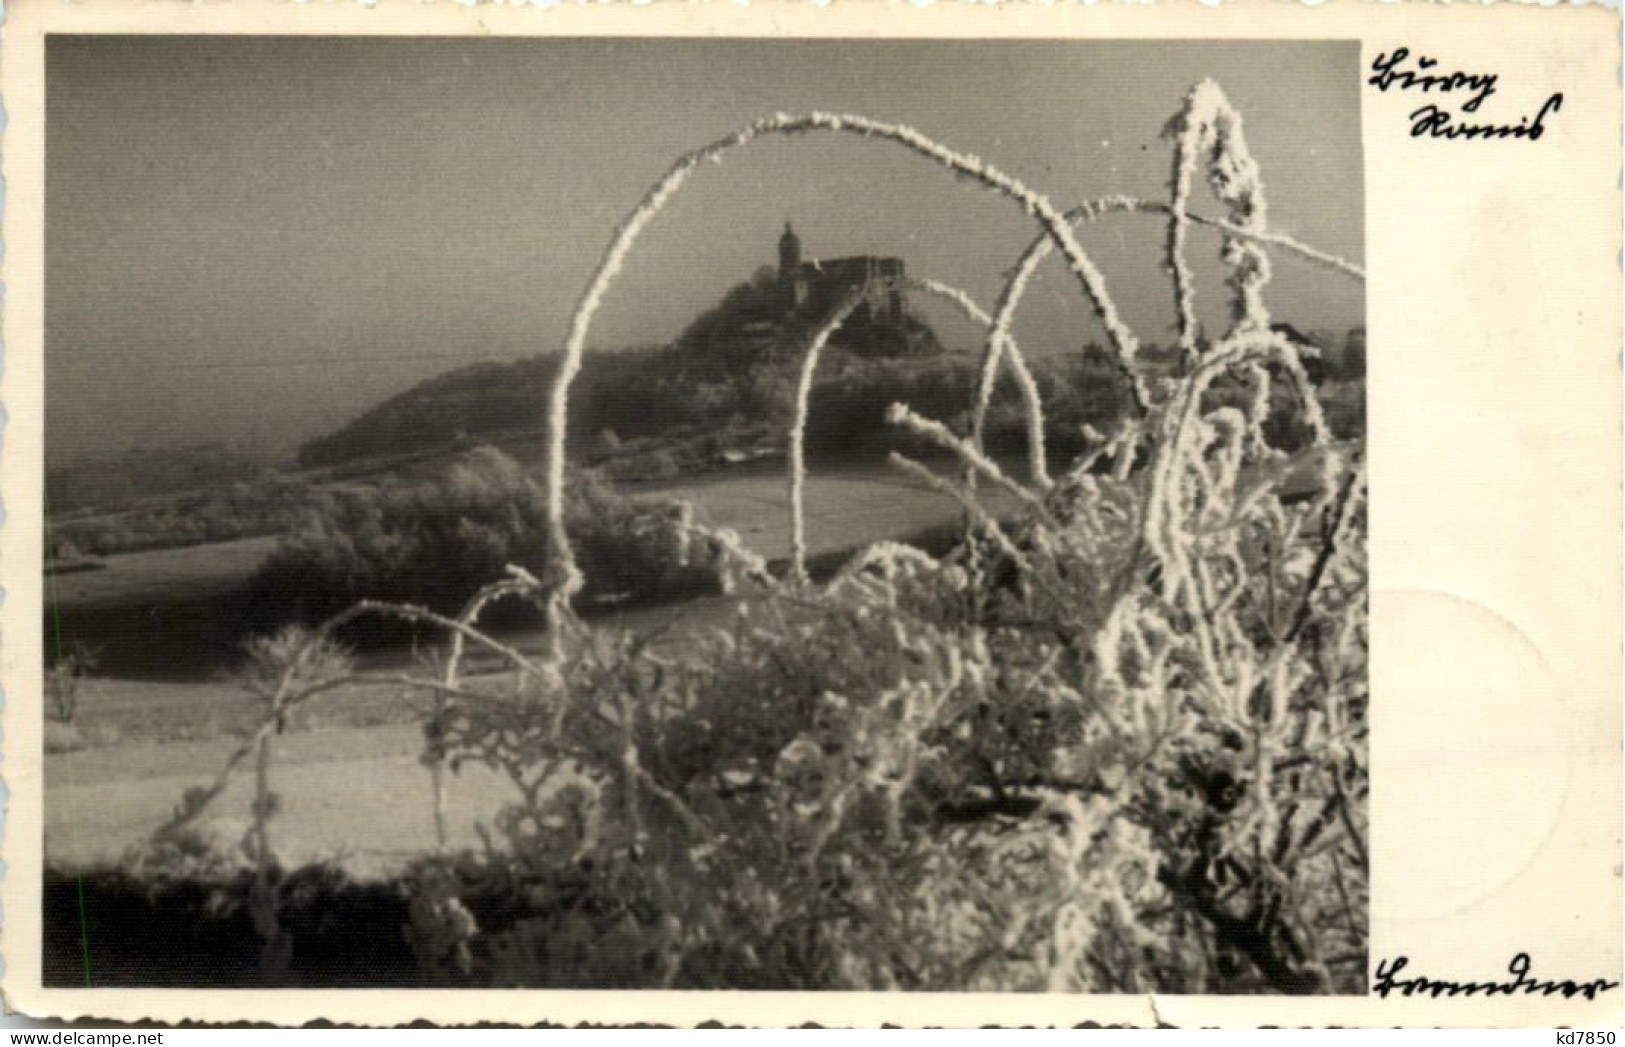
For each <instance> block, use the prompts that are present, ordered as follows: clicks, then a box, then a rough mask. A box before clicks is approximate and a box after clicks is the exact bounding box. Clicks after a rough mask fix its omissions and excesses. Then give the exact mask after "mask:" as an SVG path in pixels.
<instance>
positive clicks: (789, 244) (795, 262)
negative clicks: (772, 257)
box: [779, 222, 801, 280]
mask: <svg viewBox="0 0 1625 1047" xmlns="http://www.w3.org/2000/svg"><path fill="white" fill-rule="evenodd" d="M799 265H801V237H799V236H797V235H796V231H795V230H794V229H792V228H791V227H790V223H789V222H785V223H784V235H783V236H781V237H779V279H781V280H788V279H790V278H791V277H792V276H793V275H795V271H796V268H797V267H798V266H799Z"/></svg>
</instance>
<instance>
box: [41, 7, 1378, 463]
mask: <svg viewBox="0 0 1625 1047" xmlns="http://www.w3.org/2000/svg"><path fill="white" fill-rule="evenodd" d="M1208 76H1211V77H1213V78H1214V79H1216V80H1217V81H1218V82H1219V83H1220V85H1221V86H1222V87H1223V88H1224V89H1225V91H1226V92H1227V94H1228V95H1229V97H1230V98H1231V100H1232V101H1233V102H1234V103H1235V105H1236V106H1237V108H1238V109H1239V110H1240V111H1241V113H1242V114H1243V117H1244V119H1245V121H1246V125H1245V126H1246V134H1247V137H1248V141H1249V145H1250V146H1251V148H1252V151H1253V153H1254V155H1255V156H1256V157H1257V158H1258V161H1259V164H1260V166H1261V168H1262V170H1263V174H1264V180H1265V185H1266V190H1267V193H1268V196H1269V201H1270V213H1271V227H1272V228H1275V229H1279V230H1283V231H1287V232H1290V233H1292V234H1293V235H1296V236H1299V237H1300V238H1302V239H1304V240H1305V241H1307V242H1309V243H1311V244H1313V245H1314V246H1316V247H1319V248H1321V249H1323V250H1326V251H1328V252H1330V253H1333V254H1337V255H1341V256H1344V257H1348V258H1351V259H1352V260H1355V261H1361V260H1362V259H1363V254H1364V235H1363V229H1364V199H1363V197H1364V190H1363V175H1362V160H1361V149H1360V137H1359V129H1360V119H1359V117H1360V110H1359V86H1358V85H1359V75H1358V48H1357V46H1356V45H1355V44H1354V43H1352V42H1219V43H1214V42H1188V43H1173V44H1170V43H1155V42H1146V43H1138V42H1126V41H1108V42H1073V43H1059V42H1049V41H999V42H971V41H964V42H959V41H862V42H856V41H800V42H795V43H784V42H773V41H758V40H728V41H716V40H597V39H590V38H589V39H577V40H562V39H552V40H500V41H498V40H486V41H466V40H450V39H446V40H434V39H430V40H407V39H396V40H371V39H364V38H358V39H338V38H166V37H142V38H119V37H53V38H51V40H50V43H49V47H48V53H47V83H48V88H49V96H48V109H47V208H46V209H47V230H48V236H47V260H46V347H47V349H46V357H47V389H46V400H47V404H46V425H47V436H46V455H47V462H48V464H49V465H51V466H52V467H57V466H61V465H65V464H69V463H72V462H81V461H88V460H93V459H101V460H105V459H113V458H117V457H119V456H121V455H122V454H124V453H125V452H127V451H129V450H131V449H133V448H136V447H144V448H146V449H148V450H153V451H166V450H174V449H178V448H181V447H190V446H200V445H211V444H213V445H221V446H224V447H227V448H230V449H232V450H234V451H239V452H241V453H245V454H249V455H252V456H254V457H258V458H266V459H272V460H285V459H286V458H288V457H290V456H291V455H292V454H293V452H294V451H295V449H296V448H297V447H298V445H299V444H300V443H302V442H304V441H306V440H309V439H311V438H312V437H315V436H318V435H322V434H323V433H326V432H330V431H332V430H334V429H336V428H338V427H339V426H341V425H343V424H344V423H346V422H348V421H350V420H352V419H353V418H355V417H357V416H358V415H360V414H361V413H363V412H364V411H366V410H368V409H370V408H372V407H374V406H376V405H377V404H378V403H380V402H382V401H383V400H385V399H388V398H389V397H391V396H394V395H397V394H399V393H401V392H404V391H405V390H406V389H408V388H409V387H411V386H412V385H414V384H416V383H417V382H419V381H422V380H424V379H426V378H429V377H432V376H434V375H437V374H441V373H444V372H446V371H450V370H453V369H456V368H458V367H460V366H465V365H468V364H475V363H480V362H487V361H489V362H499V363H502V362H510V361H514V360H518V359H522V358H527V357H536V356H542V355H545V354H546V353H548V352H551V351H554V350H556V349H557V347H558V346H559V344H560V343H561V342H562V340H563V335H564V327H565V324H566V322H567V320H568V318H569V314H570V312H571V310H572V308H573V306H574V303H575V301H576V299H577V298H578V296H579V295H580V293H581V290H582V288H583V287H584V285H585V283H586V280H587V278H588V276H589V275H590V273H591V272H592V270H593V268H594V267H595V266H596V265H597V263H598V261H599V258H600V256H601V254H602V252H603V250H604V247H605V245H606V244H607V243H608V240H609V238H610V235H611V233H612V231H613V229H614V228H615V226H616V224H617V223H618V222H619V221H620V220H621V219H622V218H623V217H624V215H625V214H626V212H627V211H628V210H629V209H630V208H631V207H632V206H633V205H634V204H635V203H636V202H637V200H638V198H639V197H640V196H641V194H642V193H643V192H644V191H645V190H646V189H647V187H648V186H649V185H650V184H651V183H652V182H653V181H654V180H655V179H656V178H658V177H659V176H660V175H661V174H662V173H663V172H664V170H665V169H666V168H667V166H669V164H670V163H671V162H672V160H673V159H674V158H675V157H676V156H677V155H679V154H680V153H682V152H684V151H686V150H688V149H692V148H694V147H697V146H699V145H702V144H704V143H705V142H708V141H711V140H713V139H715V138H717V137H720V136H721V135H723V134H726V133H728V132H729V131H731V130H733V129H735V128H737V127H739V126H742V125H743V124H745V123H748V122H749V121H750V120H751V119H754V118H756V117H759V116H761V115H765V114H768V113H772V112H775V111H806V110H810V109H826V110H836V111H858V112H865V113H867V114H869V115H873V116H875V117H877V118H880V119H886V120H898V121H901V122H906V123H909V124H911V125H914V126H916V127H918V128H919V129H920V130H922V131H924V132H925V133H926V134H929V135H931V136H933V137H935V138H938V139H939V140H941V141H943V142H944V143H945V144H947V145H949V146H951V147H953V148H956V149H962V150H966V151H969V152H972V153H975V154H977V155H980V156H983V157H985V158H986V159H987V160H988V161H989V162H990V163H993V164H995V165H997V166H999V167H1000V168H1001V169H1003V170H1005V171H1006V172H1007V173H1009V174H1011V175H1014V176H1015V177H1017V178H1021V179H1022V180H1024V181H1027V182H1028V183H1029V184H1031V185H1032V186H1033V187H1034V188H1036V189H1038V190H1039V191H1042V192H1046V193H1048V194H1050V196H1051V198H1052V199H1053V200H1054V201H1055V202H1056V204H1057V205H1058V206H1062V207H1068V206H1071V205H1073V204H1075V203H1077V202H1078V201H1080V200H1084V199H1092V198H1095V197H1098V196H1102V195H1106V194H1110V193H1126V194H1129V195H1134V196H1141V197H1147V198H1153V199H1165V198H1166V194H1167V189H1166V183H1167V179H1168V169H1169V157H1170V149H1169V146H1168V143H1166V142H1165V141H1162V140H1160V139H1159V137H1158V135H1159V133H1160V131H1161V130H1162V127H1163V125H1164V123H1165V122H1166V120H1167V119H1168V117H1169V116H1171V115H1172V114H1173V113H1174V111H1175V110H1176V109H1177V108H1178V106H1179V104H1180V101H1181V99H1182V97H1183V94H1184V92H1185V91H1186V90H1187V89H1188V88H1189V87H1190V86H1191V84H1193V83H1195V82H1197V81H1199V80H1200V79H1202V78H1204V77H1208ZM1281 82H1290V83H1292V84H1293V90H1292V92H1290V94H1288V93H1285V92H1281V91H1279V90H1278V88H1277V86H1276V85H1277V84H1278V83H1281ZM1196 209H1197V210H1198V211H1201V212H1203V213H1208V214H1217V213H1219V211H1218V208H1217V206H1216V205H1215V204H1214V203H1213V202H1212V201H1211V199H1210V198H1209V195H1208V193H1207V191H1206V190H1205V188H1203V189H1200V190H1198V193H1197V196H1196ZM786 220H789V221H792V222H794V223H795V225H796V228H797V231H798V232H799V233H800V234H801V236H802V239H803V242H804V244H805V247H806V250H807V253H808V255H809V256H812V257H825V258H835V257H842V256H847V255H855V254H880V255H895V256H897V257H901V258H903V259H904V260H905V262H906V264H907V265H908V266H909V270H910V272H911V273H914V274H915V275H922V276H929V277H932V278H936V279H941V280H945V281H947V282H949V283H952V284H955V285H957V286H960V287H963V288H964V289H965V290H967V291H969V292H970V293H971V294H972V295H973V296H974V297H976V298H977V299H978V300H979V301H981V302H982V303H983V304H984V305H987V306H991V305H992V303H993V300H994V299H995V297H996V295H997V292H998V289H999V287H1000V285H1001V283H1002V274H1003V273H1004V271H1005V270H1007V269H1008V268H1009V266H1010V265H1012V264H1013V263H1014V261H1015V258H1016V257H1017V256H1018V254H1019V253H1020V251H1021V250H1022V248H1023V247H1024V246H1025V245H1026V244H1027V243H1028V242H1029V241H1030V240H1031V238H1032V236H1033V235H1034V234H1035V227H1034V226H1033V225H1032V223H1031V220H1030V219H1028V218H1026V217H1025V216H1023V215H1021V214H1020V212H1019V210H1017V209H1016V208H1012V207H1011V206H1010V205H1009V204H1008V203H1006V202H1002V201H999V200H996V199H994V198H992V197H991V196H988V195H987V194H983V193H979V192H976V191H974V190H972V189H970V188H967V187H966V186H964V185H962V184H960V183H957V182H956V181H955V180H954V179H952V178H949V177H946V176H944V175H943V174H941V173H940V172H937V171H935V170H933V169H931V168H930V167H928V166H927V165H925V164H923V163H921V162H920V161H919V160H918V159H917V158H914V157H910V156H907V155H905V154H903V153H902V152H901V151H900V150H895V149H887V148H885V147H883V146H881V145H877V144H874V143H866V142H857V141H845V140H843V141H835V140H833V139H831V138H827V137H826V138H816V137H804V138H801V139H798V140H797V141H794V142H783V141H776V142H764V143H762V144H760V145H756V146H752V147H751V149H750V150H746V151H745V152H743V153H741V154H740V155H739V156H737V157H731V158H729V160H728V162H727V163H725V164H723V165H721V167H720V168H713V167H710V166H709V165H708V166H707V168H706V169H705V170H703V171H701V172H699V173H698V174H697V175H696V176H695V178H694V179H692V182H691V185H690V186H688V187H686V188H685V190H684V192H683V193H682V194H680V195H678V196H677V197H676V198H675V199H674V200H673V202H672V203H671V205H670V206H669V207H668V208H667V210H666V211H665V212H664V213H663V214H662V215H661V216H660V217H659V219H657V221H656V222H655V223H653V224H652V225H651V227H650V228H649V230H648V232H647V234H646V236H645V237H644V239H643V240H642V241H641V242H640V244H639V246H638V249H637V250H636V251H635V252H634V253H633V255H632V257H631V259H630V261H629V263H628V265H627V268H626V271H625V273H624V274H623V276H622V279H621V281H620V283H619V284H618V285H617V286H616V287H615V288H614V289H612V291H611V293H610V295H609V297H608V299H607V300H606V302H605V307H604V311H603V313H602V315H601V318H600V321H601V322H600V324H599V326H598V327H597V328H595V332H594V338H593V341H594V343H595V344H597V345H599V346H604V347H615V348H621V347H630V346H635V345H660V344H665V343H667V342H669V341H670V340H671V339H672V338H674V337H675V336H676V335H677V334H678V333H679V332H680V331H681V330H682V328H683V327H684V326H685V325H686V324H687V322H688V321H690V320H692V319H693V318H694V317H695V316H696V315H698V313H699V312H701V311H703V310H704V309H706V308H708V307H709V306H710V305H713V304H715V303H716V302H717V301H718V300H720V298H721V297H722V295H723V294H724V293H726V292H727V290H728V289H729V288H730V287H732V286H734V285H735V284H737V283H740V282H742V281H745V280H748V279H749V278H750V276H751V274H752V273H753V272H754V271H755V270H756V269H758V268H760V267H762V266H769V265H772V264H774V261H775V258H774V253H773V251H774V243H775V241H776V239H777V236H778V234H779V232H780V230H781V229H782V226H783V223H784V222H785V221H786ZM1081 235H1082V239H1083V242H1084V244H1085V247H1086V249H1087V250H1089V251H1090V252H1091V254H1092V256H1093V257H1094V258H1095V261H1096V263H1097V264H1098V265H1099V267H1100V268H1101V270H1102V271H1103V272H1104V273H1105V274H1106V277H1107V280H1108V285H1109V287H1110V288H1111V290H1112V292H1113V294H1114V296H1115V297H1116V298H1117V300H1118V304H1119V306H1120V308H1121V309H1122V311H1123V313H1124V315H1125V317H1126V318H1127V319H1128V321H1129V322H1130V323H1131V324H1132V325H1133V326H1134V327H1135V328H1136V329H1137V331H1138V332H1139V334H1140V336H1141V337H1142V338H1143V339H1144V340H1145V341H1146V342H1148V343H1164V342H1167V341H1169V340H1170V337H1171V336H1170V334H1169V328H1170V325H1171V323H1172V319H1173V317H1172V303H1171V300H1170V298H1169V292H1168V288H1167V284H1166V281H1165V279H1163V278H1162V277H1161V274H1160V268H1161V255H1160V252H1161V250H1162V241H1163V237H1164V235H1165V226H1164V225H1163V224H1162V223H1159V222H1157V221H1156V220H1154V219H1152V218H1147V217H1143V216H1120V217H1114V218H1109V219H1105V220H1102V222H1100V223H1098V224H1097V225H1095V226H1092V227H1089V228H1087V229H1085V230H1084V231H1083V233H1082V234H1081ZM1217 243H1218V241H1217V239H1216V238H1215V237H1213V236H1211V235H1210V234H1209V233H1207V232H1206V231H1203V230H1195V231H1193V233H1192V235H1191V255H1192V259H1193V265H1194V266H1195V268H1196V272H1197V276H1198V306H1199V309H1200V310H1201V312H1202V315H1203V317H1204V318H1205V319H1206V320H1207V321H1208V322H1209V323H1210V324H1221V323H1222V316H1223V309H1224V306H1225V294H1224V291H1225V289H1224V287H1223V284H1222V277H1223V270H1222V268H1221V267H1220V266H1219V264H1218V262H1217V260H1216V255H1217ZM1275 270H1276V273H1275V279H1274V282H1273V284H1272V287H1271V291H1270V300H1271V302H1272V305H1273V306H1274V308H1275V311H1276V317H1277V319H1278V320H1280V321H1282V322H1287V323H1291V324H1293V325H1294V326H1297V327H1299V328H1300V329H1303V330H1305V331H1311V330H1317V329H1320V330H1326V329H1329V330H1333V331H1336V332H1339V333H1342V332H1345V331H1346V330H1348V329H1350V328H1353V327H1358V326H1363V325H1364V322H1365V317H1364V300H1363V292H1362V291H1361V290H1360V289H1359V288H1358V287H1354V286H1351V285H1350V284H1349V283H1348V282H1347V281H1341V280H1337V279H1335V278H1331V277H1328V276H1327V275H1326V274H1324V273H1323V272H1320V271H1318V270H1315V269H1313V268H1312V267H1310V266H1308V265H1306V264H1303V263H1299V262H1297V261H1295V260H1292V259H1289V258H1286V257H1281V256H1279V255H1278V256H1277V259H1276V265H1275ZM924 311H925V312H926V314H927V316H928V318H929V319H930V320H931V321H932V322H933V325H934V326H937V327H938V329H939V331H940V333H941V334H942V336H943V339H944V341H945V342H946V343H948V344H949V345H951V346H954V347H956V348H965V347H968V346H970V345H972V344H974V343H975V342H976V336H975V332H973V331H971V330H970V329H968V328H967V327H965V325H964V324H963V322H962V321H958V320H956V319H953V318H949V317H947V316H946V315H941V314H939V313H938V312H936V311H934V310H929V309H927V310H924ZM1017 334H1018V336H1019V337H1020V338H1021V339H1022V341H1023V344H1024V345H1025V346H1027V347H1028V348H1029V350H1030V351H1033V352H1037V353H1054V352H1064V351H1068V350H1070V349H1074V348H1077V347H1079V346H1081V345H1083V344H1084V343H1086V342H1089V341H1098V340H1100V339H1101V332H1100V329H1099V326H1098V323H1097V322H1096V321H1095V320H1094V319H1093V317H1092V316H1091V315H1090V314H1089V311H1088V309H1087V307H1086V306H1085V305H1084V304H1083V303H1082V302H1081V301H1080V296H1079V295H1078V292H1077V288H1076V286H1075V284H1074V283H1072V281H1071V280H1070V278H1069V277H1068V275H1067V274H1066V273H1065V272H1064V271H1063V270H1062V269H1061V268H1060V267H1059V266H1058V265H1056V264H1054V263H1051V265H1050V266H1049V267H1047V269H1046V270H1045V272H1044V273H1043V274H1042V275H1041V276H1040V278H1039V279H1038V280H1037V282H1036V283H1035V284H1034V287H1033V290H1032V294H1031V296H1030V299H1029V305H1028V308H1027V310H1026V311H1025V312H1024V313H1023V315H1022V317H1021V318H1020V320H1019V321H1018V326H1017ZM537 409H538V424H540V411H541V405H540V404H538V405H537Z"/></svg>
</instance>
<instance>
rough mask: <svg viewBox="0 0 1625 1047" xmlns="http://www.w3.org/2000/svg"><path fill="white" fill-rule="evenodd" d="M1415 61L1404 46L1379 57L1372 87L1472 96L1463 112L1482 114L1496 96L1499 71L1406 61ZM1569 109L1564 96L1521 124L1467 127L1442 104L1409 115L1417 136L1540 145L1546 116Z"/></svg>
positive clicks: (1551, 99)
mask: <svg viewBox="0 0 1625 1047" xmlns="http://www.w3.org/2000/svg"><path fill="white" fill-rule="evenodd" d="M1410 59H1411V52H1410V48H1407V47H1401V48H1398V49H1396V50H1395V51H1394V52H1393V53H1392V54H1379V55H1378V56H1377V57H1376V60H1375V61H1373V62H1372V63H1371V76H1370V77H1369V78H1368V79H1367V80H1366V83H1368V84H1370V85H1371V86H1373V87H1375V88H1376V89H1377V90H1379V91H1382V92H1388V91H1395V90H1397V91H1416V92H1419V93H1421V94H1430V93H1438V94H1441V95H1445V94H1450V95H1454V94H1466V95H1467V96H1468V97H1467V98H1466V99H1465V100H1463V101H1462V102H1461V104H1460V110H1461V112H1463V113H1473V114H1477V113H1478V111H1479V109H1480V107H1482V106H1483V104H1484V102H1485V101H1486V100H1487V99H1488V98H1489V97H1490V96H1491V95H1493V94H1495V93H1496V86H1497V84H1499V83H1500V80H1501V77H1500V74H1498V73H1477V72H1469V71H1467V70H1461V69H1455V70H1440V71H1438V72H1433V71H1432V70H1435V69H1438V67H1439V60H1438V59H1437V58H1429V57H1427V56H1426V55H1417V56H1416V58H1415V65H1414V67H1412V66H1408V65H1407V64H1406V63H1407V62H1408V61H1410ZM1562 108H1563V95H1562V93H1561V92H1558V93H1555V94H1553V95H1551V96H1550V97H1548V98H1547V99H1546V101H1545V102H1544V103H1543V104H1542V105H1541V107H1540V109H1539V111H1537V112H1536V113H1535V115H1534V117H1533V119H1531V118H1530V117H1529V116H1527V115H1525V116H1522V117H1520V118H1519V119H1518V122H1517V123H1516V124H1507V123H1502V124H1491V123H1467V122H1464V121H1462V120H1461V119H1460V117H1459V115H1458V114H1457V113H1454V112H1452V111H1451V110H1450V109H1447V108H1445V107H1443V106H1440V105H1438V104H1436V103H1432V102H1430V103H1428V104H1427V105H1424V106H1422V107H1421V108H1420V109H1417V110H1416V111H1414V112H1412V113H1411V114H1410V116H1409V119H1410V121H1411V137H1412V138H1422V137H1424V136H1425V137H1429V138H1467V139H1474V138H1484V139H1491V138H1495V139H1500V138H1521V139H1525V140H1526V141H1530V142H1538V141H1540V138H1541V136H1542V135H1544V134H1545V133H1546V118H1547V117H1548V116H1550V115H1553V114H1555V113H1557V112H1558V111H1559V110H1561V109H1562Z"/></svg>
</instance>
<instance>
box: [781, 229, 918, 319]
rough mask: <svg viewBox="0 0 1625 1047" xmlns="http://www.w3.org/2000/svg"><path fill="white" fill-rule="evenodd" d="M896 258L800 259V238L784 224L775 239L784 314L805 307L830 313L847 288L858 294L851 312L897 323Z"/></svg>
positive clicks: (900, 291)
mask: <svg viewBox="0 0 1625 1047" xmlns="http://www.w3.org/2000/svg"><path fill="white" fill-rule="evenodd" d="M905 283H906V278H905V276H904V273H903V260H902V259H901V258H875V257H873V256H871V255H856V256H854V257H851V258H830V259H822V260H820V259H815V260H813V261H810V262H804V261H802V260H801V237H799V236H797V235H796V231H795V229H793V228H792V227H791V225H790V223H789V222H785V223H784V235H783V236H781V237H779V288H780V290H781V292H782V293H783V295H784V300H785V306H786V308H787V309H800V308H802V307H804V306H809V305H810V307H811V308H813V309H824V308H832V307H833V306H834V305H835V303H836V302H838V301H840V300H841V298H843V297H844V296H845V295H846V294H847V293H848V292H849V291H851V290H852V289H859V290H861V292H862V294H863V301H862V302H861V303H860V304H859V305H858V307H857V310H856V313H855V314H854V315H857V314H866V315H867V318H868V319H870V320H874V321H878V322H881V323H900V322H901V321H902V319H903V317H904V312H905V309H906V301H905V298H904V286H905Z"/></svg>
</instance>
